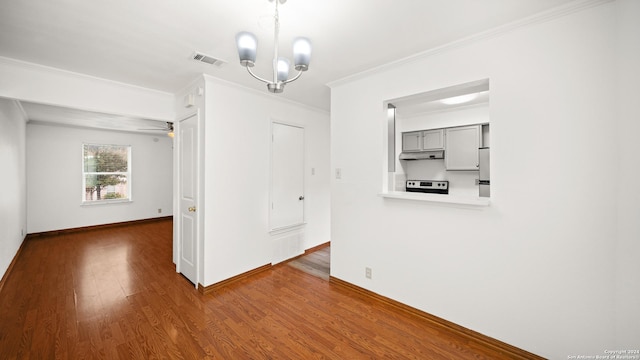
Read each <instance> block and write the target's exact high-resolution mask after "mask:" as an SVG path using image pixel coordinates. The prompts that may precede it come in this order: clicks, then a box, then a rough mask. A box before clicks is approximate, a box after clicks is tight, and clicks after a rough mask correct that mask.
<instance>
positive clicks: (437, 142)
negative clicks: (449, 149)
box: [402, 129, 444, 152]
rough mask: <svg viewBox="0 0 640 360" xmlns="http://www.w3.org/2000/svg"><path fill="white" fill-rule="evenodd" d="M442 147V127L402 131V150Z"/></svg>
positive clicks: (437, 148) (438, 148)
mask: <svg viewBox="0 0 640 360" xmlns="http://www.w3.org/2000/svg"><path fill="white" fill-rule="evenodd" d="M443 149H444V129H436V130H426V131H412V132H406V133H402V151H407V152H410V151H424V150H443Z"/></svg>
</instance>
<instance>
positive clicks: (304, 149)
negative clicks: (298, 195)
mask: <svg viewBox="0 0 640 360" xmlns="http://www.w3.org/2000/svg"><path fill="white" fill-rule="evenodd" d="M274 124H279V125H285V126H293V127H297V128H301V129H302V192H303V193H304V194H303V195H306V193H307V170H306V166H307V129H306V128H305V125H304V124H300V123H296V122H293V121H284V120H279V119H276V118H270V119H269V203H268V204H267V205H268V214H269V219H268V220H269V221H268V224H269V234H271V235H275V234H279V233H282V232H288V231H292V230H295V229H299V228H303V227H304V226H305V225H306V224H307V202H306V201H305V202H303V203H302V223H300V224H295V225H290V226H285V227H280V228H277V229H274V228H273V224H272V222H271V204H272V203H273V126H274Z"/></svg>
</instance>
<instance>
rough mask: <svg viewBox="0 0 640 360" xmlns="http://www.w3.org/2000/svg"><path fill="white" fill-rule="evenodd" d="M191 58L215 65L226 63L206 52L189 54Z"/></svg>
mask: <svg viewBox="0 0 640 360" xmlns="http://www.w3.org/2000/svg"><path fill="white" fill-rule="evenodd" d="M191 59H193V60H195V61H200V62H203V63H207V64H209V65H215V66H221V65H222V64H224V63H226V61H223V60H220V59H216V58H214V57H213V56H209V55H207V54H203V53H201V52H197V51H196V52H194V53H193V54H192V55H191Z"/></svg>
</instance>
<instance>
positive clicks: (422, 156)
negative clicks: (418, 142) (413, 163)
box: [399, 150, 444, 160]
mask: <svg viewBox="0 0 640 360" xmlns="http://www.w3.org/2000/svg"><path fill="white" fill-rule="evenodd" d="M399 159H400V160H438V159H444V150H431V151H412V152H402V153H400V156H399Z"/></svg>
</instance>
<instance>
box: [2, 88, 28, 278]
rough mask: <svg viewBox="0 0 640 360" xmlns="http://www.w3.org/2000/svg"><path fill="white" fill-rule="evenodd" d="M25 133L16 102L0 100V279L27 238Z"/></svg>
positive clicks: (23, 122) (23, 121) (24, 121)
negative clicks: (0, 196) (0, 174)
mask: <svg viewBox="0 0 640 360" xmlns="http://www.w3.org/2000/svg"><path fill="white" fill-rule="evenodd" d="M25 131H26V119H25V117H24V114H23V113H22V111H21V109H20V107H19V105H18V103H17V102H16V101H14V100H9V99H5V98H1V97H0V164H2V176H0V189H2V199H1V200H0V279H1V278H2V277H3V276H4V275H5V273H6V271H7V269H8V268H9V265H10V264H11V261H12V260H13V258H14V256H15V255H16V253H17V251H18V249H19V248H20V245H21V244H22V241H23V240H24V238H25V236H26V235H27V182H26V169H25V154H26V145H25Z"/></svg>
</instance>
